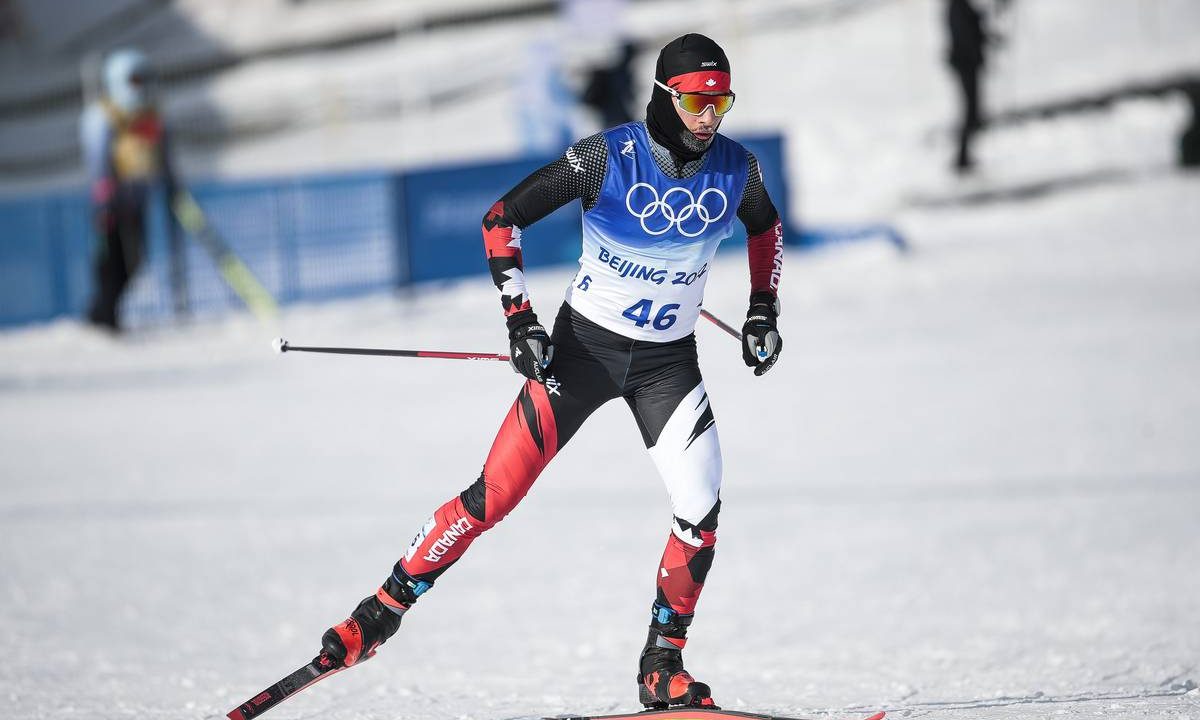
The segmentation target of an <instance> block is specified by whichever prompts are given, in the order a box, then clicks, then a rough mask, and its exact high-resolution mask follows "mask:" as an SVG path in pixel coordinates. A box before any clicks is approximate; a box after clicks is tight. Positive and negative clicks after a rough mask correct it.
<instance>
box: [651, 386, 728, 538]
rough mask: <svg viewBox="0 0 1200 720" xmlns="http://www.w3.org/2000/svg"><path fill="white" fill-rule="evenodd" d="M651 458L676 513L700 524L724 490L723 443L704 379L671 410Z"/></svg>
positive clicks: (652, 449)
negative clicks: (718, 436) (705, 389)
mask: <svg viewBox="0 0 1200 720" xmlns="http://www.w3.org/2000/svg"><path fill="white" fill-rule="evenodd" d="M650 457H651V458H652V459H653V460H654V465H655V466H656V467H657V468H658V473H659V475H661V476H662V479H663V482H664V483H665V484H666V486H667V493H669V494H670V496H671V507H672V510H673V511H674V513H675V516H676V517H678V518H682V519H684V520H687V521H688V522H690V523H692V524H693V525H697V524H699V523H700V521H701V520H703V519H704V516H705V515H707V514H708V511H709V510H712V508H713V505H715V504H716V503H717V495H718V493H719V492H720V491H721V443H720V441H719V440H718V439H717V426H716V424H715V421H714V419H713V412H712V408H711V407H710V406H709V402H708V393H706V392H705V391H704V383H703V382H702V383H700V384H699V385H697V386H696V387H695V389H693V390H692V391H691V392H689V393H688V394H687V396H686V397H684V398H683V400H682V401H680V403H679V406H678V407H677V408H675V411H674V412H673V413H671V417H670V419H668V420H667V424H666V426H665V427H663V430H662V433H660V434H659V436H658V442H657V443H655V444H654V447H652V448H650Z"/></svg>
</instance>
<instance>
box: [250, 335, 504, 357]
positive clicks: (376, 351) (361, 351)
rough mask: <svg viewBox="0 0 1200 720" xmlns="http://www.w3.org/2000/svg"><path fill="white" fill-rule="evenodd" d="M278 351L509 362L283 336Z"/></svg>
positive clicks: (277, 342) (277, 343)
mask: <svg viewBox="0 0 1200 720" xmlns="http://www.w3.org/2000/svg"><path fill="white" fill-rule="evenodd" d="M271 346H272V347H274V348H275V352H277V353H285V352H312V353H331V354H334V355H381V356H384V357H415V358H439V359H442V360H499V361H501V362H508V356H507V355H498V354H496V353H476V352H449V351H445V350H390V349H385V348H347V347H308V346H303V345H291V344H289V343H288V341H287V340H284V339H283V338H275V340H274V341H273V342H272V343H271Z"/></svg>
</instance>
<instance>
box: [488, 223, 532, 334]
mask: <svg viewBox="0 0 1200 720" xmlns="http://www.w3.org/2000/svg"><path fill="white" fill-rule="evenodd" d="M483 247H484V250H485V251H486V252H487V262H488V269H489V270H490V271H491V273H492V282H493V283H495V284H496V289H497V290H499V291H500V304H501V305H502V306H503V307H504V316H505V317H508V316H510V315H515V314H516V313H519V312H521V311H522V310H529V309H530V305H529V292H528V290H526V289H525V263H524V261H523V260H522V259H521V228H519V227H516V226H515V225H513V223H512V221H511V220H509V219H508V218H507V217H506V216H505V213H504V201H503V200H499V201H497V202H496V204H494V205H492V207H491V209H490V210H488V212H487V215H484V216H483Z"/></svg>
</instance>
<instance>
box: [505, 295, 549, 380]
mask: <svg viewBox="0 0 1200 720" xmlns="http://www.w3.org/2000/svg"><path fill="white" fill-rule="evenodd" d="M508 344H509V347H510V348H511V350H512V352H511V354H510V355H509V360H508V363H509V364H510V365H512V369H513V372H517V373H520V374H522V375H524V376H525V377H527V378H529V379H530V380H536V381H537V382H539V383H542V384H545V382H546V369H547V368H549V367H550V361H551V360H552V359H553V358H554V346H553V345H552V344H550V335H548V334H547V333H546V328H544V327H542V325H541V323H539V322H538V319H537V315H534V314H533V311H532V310H523V311H521V312H519V313H516V314H515V315H512V316H510V317H509V318H508Z"/></svg>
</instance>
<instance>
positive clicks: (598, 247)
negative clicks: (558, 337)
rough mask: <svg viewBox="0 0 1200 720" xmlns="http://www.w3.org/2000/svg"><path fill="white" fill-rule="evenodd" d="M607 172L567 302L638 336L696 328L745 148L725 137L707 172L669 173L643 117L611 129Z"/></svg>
mask: <svg viewBox="0 0 1200 720" xmlns="http://www.w3.org/2000/svg"><path fill="white" fill-rule="evenodd" d="M604 139H605V141H606V142H607V144H608V170H607V172H606V174H605V177H604V184H603V186H602V187H601V189H600V196H599V199H598V200H597V202H596V205H595V206H594V207H593V208H592V209H591V210H588V211H587V212H585V213H584V214H583V254H582V255H580V257H579V272H578V273H577V274H576V276H575V279H574V281H573V282H572V284H571V287H569V288H568V289H567V295H566V299H567V302H568V303H570V305H571V307H573V308H575V310H577V311H578V312H580V313H581V314H582V315H583V316H584V317H586V318H588V319H589V320H591V321H592V322H595V323H597V324H598V325H601V326H602V327H604V328H607V329H608V330H612V331H613V332H616V333H620V334H621V335H624V336H626V337H630V338H634V339H637V340H651V341H655V342H667V341H670V340H678V339H679V338H682V337H685V336H687V335H688V334H690V333H691V332H692V331H693V330H694V329H695V326H696V321H697V319H699V317H700V305H701V303H702V301H703V299H704V283H705V282H706V281H707V279H708V270H709V266H710V265H711V263H712V259H713V255H714V254H715V253H716V251H717V246H718V245H720V244H721V241H722V240H724V239H725V238H727V237H729V236H730V235H732V234H733V232H734V223H735V222H736V221H737V209H738V206H739V205H740V204H741V202H742V192H743V191H744V190H745V187H746V173H747V170H748V162H747V158H746V150H745V149H744V148H743V147H742V146H741V145H739V144H738V143H736V142H734V141H732V140H730V139H728V138H726V137H724V136H722V135H716V136H715V137H714V138H713V141H712V144H711V145H710V146H709V149H708V152H707V153H705V156H704V160H703V164H702V165H701V168H700V171H699V172H698V173H696V174H695V175H693V176H692V177H690V178H686V179H675V178H671V177H668V176H667V175H664V174H663V172H662V170H660V169H659V167H658V164H657V163H655V161H654V156H653V155H652V154H651V151H650V141H649V139H648V138H647V136H646V127H645V125H643V124H642V123H640V122H635V123H628V124H625V125H619V126H617V127H615V128H612V129H610V130H607V131H605V132H604Z"/></svg>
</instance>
